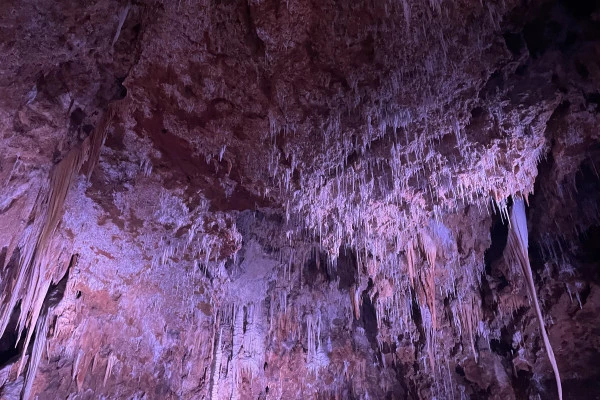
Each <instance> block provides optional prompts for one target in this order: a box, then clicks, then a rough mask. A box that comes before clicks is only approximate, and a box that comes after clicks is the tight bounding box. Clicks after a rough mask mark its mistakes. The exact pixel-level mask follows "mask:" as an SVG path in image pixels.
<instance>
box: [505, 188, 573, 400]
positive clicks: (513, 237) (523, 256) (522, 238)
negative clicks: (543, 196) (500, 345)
mask: <svg viewBox="0 0 600 400" xmlns="http://www.w3.org/2000/svg"><path fill="white" fill-rule="evenodd" d="M510 223H511V229H510V231H509V233H508V239H507V243H506V251H507V252H508V258H509V259H510V261H511V262H513V263H514V264H518V265H519V266H520V267H521V271H522V272H523V275H524V276H525V280H526V282H527V290H528V292H529V296H530V297H531V299H532V301H533V306H534V309H535V314H536V316H537V319H538V322H539V325H540V333H541V334H542V339H543V341H544V347H545V348H546V352H547V353H548V359H549V360H550V364H551V365H552V369H553V370H554V377H555V378H556V386H557V390H558V398H559V399H560V400H562V385H561V380H560V374H559V372H558V365H557V364H556V358H555V357H554V351H553V350H552V345H551V344H550V340H549V339H548V334H547V333H546V326H545V324H544V317H543V315H542V310H541V309H540V303H539V300H538V297H537V292H536V290H535V283H534V282H533V273H532V271H531V264H530V263H529V255H528V247H529V238H528V232H527V217H526V215H525V204H524V202H523V199H518V198H515V199H514V201H513V206H512V210H511V212H510Z"/></svg>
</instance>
